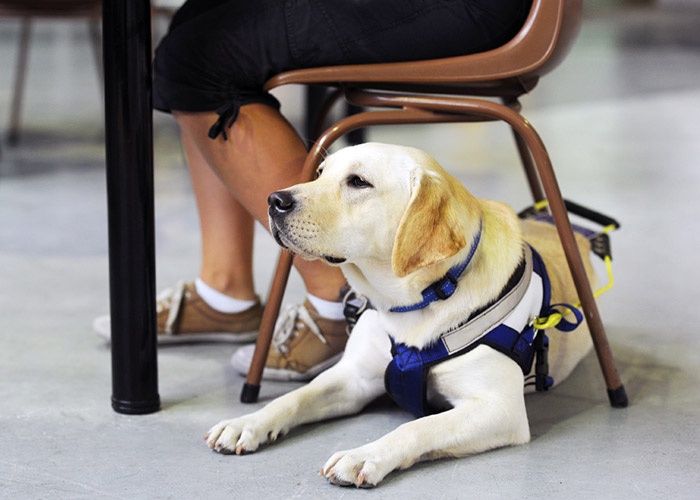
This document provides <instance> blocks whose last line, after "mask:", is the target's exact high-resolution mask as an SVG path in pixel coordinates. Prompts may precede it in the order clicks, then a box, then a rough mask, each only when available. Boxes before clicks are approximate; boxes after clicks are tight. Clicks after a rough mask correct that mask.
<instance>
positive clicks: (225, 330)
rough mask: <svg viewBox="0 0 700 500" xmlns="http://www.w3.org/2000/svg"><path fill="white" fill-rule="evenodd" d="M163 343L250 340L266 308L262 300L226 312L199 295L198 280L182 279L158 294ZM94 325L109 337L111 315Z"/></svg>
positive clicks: (159, 333) (160, 329)
mask: <svg viewBox="0 0 700 500" xmlns="http://www.w3.org/2000/svg"><path fill="white" fill-rule="evenodd" d="M156 311H157V314H158V319H157V332H158V343H159V344H177V343H187V342H250V341H252V340H255V338H256V337H257V336H258V329H259V328H260V320H261V319H262V312H263V308H262V305H261V304H260V301H259V300H258V301H257V303H256V304H255V305H254V306H252V307H251V308H250V309H246V310H245V311H242V312H240V313H222V312H219V311H217V310H215V309H212V308H211V307H210V306H209V305H208V304H207V303H206V302H204V300H203V299H202V298H201V297H200V296H199V294H198V293H197V290H196V288H195V286H194V283H186V282H184V281H181V282H178V283H177V284H176V285H175V286H172V287H170V288H167V289H165V290H163V291H162V292H161V293H160V294H159V295H158V297H157V309H156ZM93 328H94V330H95V331H96V332H97V334H98V335H100V336H101V337H103V338H105V339H107V340H109V339H110V334H111V322H110V318H109V316H100V317H99V318H96V319H95V321H94V322H93Z"/></svg>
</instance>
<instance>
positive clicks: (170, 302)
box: [156, 281, 187, 334]
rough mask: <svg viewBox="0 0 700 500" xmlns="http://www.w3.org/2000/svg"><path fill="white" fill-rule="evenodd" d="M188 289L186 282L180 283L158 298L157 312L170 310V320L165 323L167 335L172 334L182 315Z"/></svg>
mask: <svg viewBox="0 0 700 500" xmlns="http://www.w3.org/2000/svg"><path fill="white" fill-rule="evenodd" d="M186 289H187V282H186V281H178V282H177V283H175V284H174V285H173V286H171V287H168V288H166V289H165V290H163V291H162V292H160V293H159V294H158V296H157V297H156V304H157V305H156V311H157V312H161V311H162V310H163V309H165V308H170V310H169V311H168V319H167V320H166V321H165V333H167V334H172V333H173V326H174V325H175V321H176V320H177V316H178V314H179V313H180V306H181V305H182V298H183V297H184V296H185V290H186Z"/></svg>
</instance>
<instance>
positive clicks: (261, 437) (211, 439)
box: [204, 417, 280, 455]
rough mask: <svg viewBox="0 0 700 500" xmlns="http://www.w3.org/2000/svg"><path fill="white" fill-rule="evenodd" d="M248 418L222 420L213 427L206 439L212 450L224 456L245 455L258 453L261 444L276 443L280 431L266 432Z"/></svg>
mask: <svg viewBox="0 0 700 500" xmlns="http://www.w3.org/2000/svg"><path fill="white" fill-rule="evenodd" d="M255 422H256V419H253V418H248V417H240V418H233V419H231V420H222V421H221V422H219V423H218V424H216V425H215V426H214V427H212V428H211V429H210V430H209V432H208V433H207V435H206V436H204V439H205V440H206V442H207V446H209V448H211V449H212V450H214V451H216V452H218V453H223V454H234V453H235V454H236V455H243V454H245V453H252V452H254V451H256V450H257V449H258V448H259V447H260V445H261V444H264V443H274V442H275V441H276V440H277V438H278V436H279V434H280V431H279V430H277V431H275V430H273V429H269V430H266V429H265V428H263V427H262V426H260V425H256V423H255Z"/></svg>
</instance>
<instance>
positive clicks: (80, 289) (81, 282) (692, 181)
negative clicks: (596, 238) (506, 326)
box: [0, 8, 700, 499]
mask: <svg viewBox="0 0 700 500" xmlns="http://www.w3.org/2000/svg"><path fill="white" fill-rule="evenodd" d="M699 21H700V10H699V9H697V8H696V9H689V10H684V9H681V10H672V11H657V10H625V11H615V12H610V11H601V10H596V11H592V12H588V15H587V20H586V23H585V26H584V29H583V32H582V34H581V37H580V40H579V43H578V45H577V46H576V48H575V49H574V51H573V52H572V54H571V55H570V57H569V58H568V60H567V61H566V62H565V63H564V64H563V65H562V67H561V68H560V69H559V70H558V71H557V72H555V73H554V74H552V75H551V76H550V77H548V78H547V79H545V80H544V81H543V82H542V83H541V85H540V87H539V88H538V89H537V91H536V93H535V94H534V95H532V96H531V97H528V98H527V99H525V105H526V108H525V109H526V111H527V115H528V117H529V118H530V119H531V121H532V123H533V124H534V125H535V127H537V129H538V130H539V132H540V133H541V135H542V136H543V138H544V140H545V142H546V143H547V145H548V147H549V150H550V153H551V156H552V158H553V161H554V164H555V168H556V169H557V171H558V175H559V178H560V182H561V185H562V189H563V191H564V192H565V195H566V196H568V197H569V198H571V199H574V200H577V201H579V202H582V203H584V204H587V205H590V206H592V207H595V208H598V209H600V210H601V211H604V212H607V213H610V214H612V215H614V216H615V217H617V218H618V219H619V220H620V221H621V223H622V225H623V228H622V230H621V231H620V232H618V233H617V234H615V235H614V237H613V243H614V255H615V279H616V285H615V287H614V288H613V290H612V291H611V292H609V293H608V294H607V295H605V296H604V297H603V298H602V307H603V313H604V319H605V322H606V324H607V327H608V335H609V339H610V342H611V345H612V348H613V351H614V353H615V355H616V357H617V361H618V364H619V369H620V372H621V375H622V378H623V380H624V382H625V384H626V387H627V391H628V393H629V396H630V400H631V405H630V407H629V408H628V409H625V410H614V409H611V408H610V407H609V405H608V402H607V397H606V393H605V387H604V384H603V381H602V377H601V374H600V371H599V369H598V366H597V361H596V359H595V356H593V355H590V356H589V357H588V358H586V359H585V360H584V362H583V363H582V365H581V366H579V367H578V368H577V370H576V371H575V372H574V374H573V376H572V377H571V378H570V379H569V380H568V381H566V382H565V383H564V384H563V385H561V386H560V387H558V388H557V389H556V390H554V391H552V392H551V393H549V394H545V395H539V394H538V395H533V396H529V397H528V398H527V405H528V410H529V414H530V420H531V427H532V434H533V440H532V442H531V443H530V444H529V445H526V446H522V447H518V448H511V449H502V450H498V451H494V452H491V453H486V454H483V455H479V456H475V457H470V458H464V459H460V460H447V461H440V462H434V463H425V464H420V465H418V466H416V467H414V468H413V469H411V470H410V471H408V472H399V473H394V474H392V475H391V476H389V477H388V478H387V480H386V481H385V482H384V483H383V484H382V485H381V486H380V487H379V488H377V489H375V490H372V491H360V490H354V489H348V488H343V489H339V488H336V487H333V486H330V485H328V484H327V483H326V482H325V480H323V479H322V478H319V477H318V476H317V473H318V470H319V469H320V467H321V465H322V464H323V462H324V461H325V460H326V458H327V457H328V456H329V455H330V454H331V453H332V452H334V451H336V450H338V449H345V448H350V447H354V446H357V445H361V444H363V443H366V442H368V441H370V440H373V439H376V438H377V437H379V436H381V435H382V434H383V433H385V432H387V431H389V430H390V429H393V428H394V427H395V426H397V425H398V424H400V423H402V422H405V421H406V420H408V418H409V417H408V415H407V414H405V413H403V412H401V411H399V410H398V409H396V408H394V407H393V406H392V405H391V404H390V403H389V402H387V401H384V400H382V401H379V402H377V403H376V404H374V405H372V406H371V407H370V408H368V409H367V411H365V412H364V413H363V414H362V415H359V416H356V417H352V418H347V419H342V420H336V421H332V422H328V423H323V424H320V425H313V426H308V427H304V428H302V429H299V430H297V431H294V432H293V433H292V434H291V435H290V436H289V437H287V438H285V439H284V440H282V441H281V442H279V443H278V444H277V445H275V446H274V447H271V448H268V449H265V450H264V451H262V452H260V453H258V454H254V455H251V456H245V457H235V456H221V455H217V454H214V453H211V452H209V451H208V449H207V448H206V446H205V444H204V442H203V441H202V436H203V435H204V433H205V432H206V430H207V429H208V428H209V427H210V426H211V425H212V424H213V423H215V422H217V421H218V420H219V419H221V418H224V417H229V416H234V415H238V414H242V413H243V412H247V411H250V410H252V409H254V408H255V407H249V406H244V405H242V404H240V403H239V402H238V395H239V391H240V387H241V384H242V379H241V378H240V377H239V376H237V375H236V374H234V373H233V372H232V370H231V369H230V367H229V365H228V360H229V358H230V355H231V353H232V352H233V349H234V348H233V347H229V346H224V347H222V346H220V345H202V346H194V347H171V348H163V349H161V350H160V352H159V368H160V372H159V373H160V395H161V398H162V401H163V410H162V411H160V412H159V413H156V414H153V415H148V416H133V417H132V416H124V415H118V414H116V413H114V412H113V411H112V410H111V408H110V404H109V398H110V393H111V385H110V384H111V383H110V354H109V348H108V346H107V345H105V344H104V343H103V342H102V341H100V340H99V339H98V338H97V337H96V336H95V335H94V334H93V333H92V331H91V321H92V319H93V317H94V316H96V315H98V314H101V313H105V312H107V309H108V296H107V287H108V277H107V257H106V249H107V242H106V228H105V219H106V202H105V186H104V156H103V149H102V147H103V146H102V114H101V108H100V98H101V97H100V88H99V84H98V80H97V78H96V70H95V67H94V64H93V61H92V60H91V53H90V50H89V47H88V45H87V34H86V33H87V31H86V29H85V28H84V26H82V25H80V24H75V23H69V22H59V23H42V24H40V25H38V26H37V30H36V32H35V35H36V36H35V45H34V50H33V52H32V56H31V62H30V73H29V82H28V89H27V95H26V106H25V111H24V129H23V135H22V141H21V143H20V145H19V146H18V147H15V148H10V147H8V145H7V144H6V143H4V142H3V143H2V150H3V151H2V159H1V160H0V443H1V451H0V497H1V498H8V499H18V498H52V499H56V498H71V499H72V498H90V499H93V498H129V499H131V498H195V497H199V498H255V497H256V495H260V494H264V495H265V496H266V498H341V497H346V498H355V497H363V498H370V497H371V498H377V499H380V498H382V499H383V498H401V497H403V498H611V499H613V498H615V499H617V498H689V499H690V498H698V495H699V494H698V487H700V480H699V479H698V478H699V477H700V474H699V471H700V459H699V457H700V453H699V451H698V447H700V431H699V430H698V423H699V419H700V391H699V390H698V383H699V382H700V373H699V370H698V349H700V340H699V335H698V327H697V323H696V321H698V313H697V302H698V298H700V294H699V293H698V292H699V291H700V287H699V286H698V284H697V283H698V281H700V266H698V265H697V260H698V259H697V252H698V243H699V240H700V236H699V235H700V223H698V218H697V214H698V213H699V212H700V196H698V195H699V188H700V169H698V162H699V161H700V126H698V124H697V120H696V116H697V113H698V110H700V35H698V31H697V26H698V22H699ZM16 34H17V26H16V24H15V23H12V22H10V21H2V22H0V67H2V68H3V70H2V71H0V110H1V111H2V112H1V116H2V117H3V120H5V119H6V118H5V117H6V116H7V110H8V109H9V94H10V93H9V89H10V87H11V85H10V82H11V78H12V71H10V70H9V68H11V67H12V64H13V61H14V53H15V52H14V51H15V45H14V37H15V36H16ZM299 95H300V93H299V90H298V89H296V90H291V91H287V92H285V93H283V94H282V95H281V98H282V99H283V101H284V103H285V108H284V109H285V110H287V111H288V113H289V114H290V116H291V117H292V118H294V119H296V118H298V116H299V113H300V111H299V109H298V108H297V107H296V105H295V101H297V100H298V97H299ZM2 127H3V129H4V127H5V125H4V124H3V126H2ZM370 138H371V139H373V140H379V141H386V142H397V143H403V144H410V145H417V146H419V147H422V148H424V149H426V150H427V151H429V152H431V153H432V154H433V155H435V156H436V157H437V158H438V159H439V160H440V161H441V162H442V163H443V164H444V165H445V166H446V168H448V170H450V171H451V172H453V173H454V174H455V175H457V176H458V177H459V178H460V179H461V180H462V181H463V182H464V183H465V184H466V185H467V186H468V187H469V188H470V189H471V190H472V191H473V192H474V193H476V194H477V195H479V196H482V197H492V198H497V199H502V200H504V201H507V202H509V203H511V204H512V205H513V206H514V207H516V208H521V207H523V206H525V205H526V204H527V203H528V196H527V191H526V190H525V187H524V182H523V178H522V174H521V173H520V171H519V166H518V163H517V160H516V156H515V153H514V149H513V147H512V145H511V144H510V136H509V131H508V130H507V129H506V128H505V126H502V125H493V124H491V125H463V126H460V125H449V126H431V127H406V128H401V129H399V128H394V129H389V128H387V129H381V130H376V131H372V133H371V134H370ZM155 158H156V191H157V193H156V198H157V199H156V205H157V206H156V211H157V222H156V224H157V257H158V287H159V288H160V287H163V286H166V285H168V284H171V283H172V282H174V281H176V280H178V279H189V278H192V277H194V276H195V275H196V273H197V270H198V258H199V250H198V230H197V219H196V215H195V209H194V202H193V198H192V193H191V189H190V186H189V181H188V177H187V171H186V168H185V167H184V164H183V159H182V155H181V152H180V146H179V141H178V139H177V135H176V129H175V127H174V125H173V123H172V121H171V120H170V119H169V117H165V116H157V117H156V154H155ZM256 245H257V251H256V271H257V280H258V281H257V286H258V290H259V292H260V293H265V292H266V290H267V286H268V283H269V280H270V276H271V272H272V268H271V262H272V261H273V259H274V257H275V256H276V252H277V250H276V248H275V246H274V244H273V243H272V241H271V240H270V238H269V237H267V235H266V234H265V233H264V232H263V231H262V230H260V231H259V234H258V238H257V240H256ZM302 294H303V290H302V288H301V286H300V283H299V280H298V278H296V277H294V278H293V280H292V285H291V288H290V290H289V293H288V295H287V300H288V301H295V300H299V298H300V297H302ZM293 387H295V385H294V384H281V383H265V384H264V385H263V389H262V400H263V402H264V401H269V400H270V399H271V398H273V397H275V396H277V395H279V394H282V393H284V392H286V391H288V390H290V389H291V388H293Z"/></svg>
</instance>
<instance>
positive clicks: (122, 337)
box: [103, 0, 160, 414]
mask: <svg viewBox="0 0 700 500" xmlns="http://www.w3.org/2000/svg"><path fill="white" fill-rule="evenodd" d="M150 15H151V13H150V3H149V2H147V1H145V0H104V2H103V40H104V42H103V43H104V72H105V120H106V152H107V208H108V216H109V275H110V308H111V318H112V407H113V408H114V410H115V411H116V412H119V413H128V414H145V413H152V412H154V411H158V410H159V409H160V397H159V396H158V366H157V359H156V317H155V314H156V309H155V243H154V241H155V238H154V225H155V224H154V210H153V117H152V110H151V102H152V99H151V21H150Z"/></svg>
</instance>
